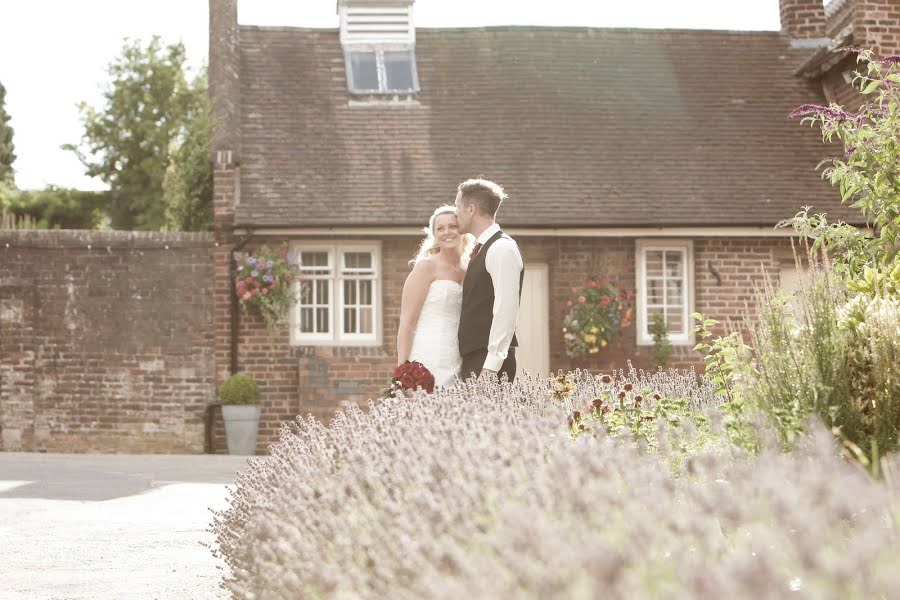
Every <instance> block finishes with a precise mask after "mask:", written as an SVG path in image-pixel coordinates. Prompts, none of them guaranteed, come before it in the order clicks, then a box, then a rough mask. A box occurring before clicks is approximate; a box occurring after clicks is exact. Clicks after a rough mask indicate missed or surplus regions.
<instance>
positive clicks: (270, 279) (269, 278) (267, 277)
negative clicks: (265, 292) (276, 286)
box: [263, 275, 272, 283]
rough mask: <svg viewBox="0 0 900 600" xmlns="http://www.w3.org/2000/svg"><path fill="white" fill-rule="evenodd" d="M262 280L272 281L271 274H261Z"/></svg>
mask: <svg viewBox="0 0 900 600" xmlns="http://www.w3.org/2000/svg"><path fill="white" fill-rule="evenodd" d="M263 281H265V282H266V283H270V282H271V281H272V276H271V275H263Z"/></svg>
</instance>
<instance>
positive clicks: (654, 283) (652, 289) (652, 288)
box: [647, 279, 663, 305]
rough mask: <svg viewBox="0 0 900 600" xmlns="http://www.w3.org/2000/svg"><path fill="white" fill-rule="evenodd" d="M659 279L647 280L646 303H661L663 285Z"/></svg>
mask: <svg viewBox="0 0 900 600" xmlns="http://www.w3.org/2000/svg"><path fill="white" fill-rule="evenodd" d="M662 284H663V282H662V280H661V279H650V280H648V281H647V304H648V305H649V304H659V305H661V304H662V303H663V287H662Z"/></svg>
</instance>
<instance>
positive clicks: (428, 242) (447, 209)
mask: <svg viewBox="0 0 900 600" xmlns="http://www.w3.org/2000/svg"><path fill="white" fill-rule="evenodd" d="M442 215H454V216H456V207H455V206H451V205H449V204H444V205H443V206H439V207H437V208H436V209H435V211H434V212H433V213H432V214H431V218H430V219H428V227H423V228H422V232H423V233H424V234H425V238H424V239H423V240H422V243H421V244H419V251H418V252H417V253H416V257H415V258H413V259H412V260H411V261H409V264H410V266H413V265H415V264H416V263H417V262H419V261H420V260H422V259H423V258H428V257H429V256H434V255H435V254H438V253H439V252H440V251H441V246H440V243H439V242H438V239H437V238H436V237H435V235H434V222H435V221H436V220H437V218H438V217H440V216H442ZM472 241H474V238H473V237H472V236H471V235H469V234H465V235H464V234H460V235H459V255H460V256H465V253H466V252H467V251H468V250H469V248H470V247H471V245H472Z"/></svg>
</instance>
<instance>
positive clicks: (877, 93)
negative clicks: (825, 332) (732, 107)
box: [782, 51, 900, 280]
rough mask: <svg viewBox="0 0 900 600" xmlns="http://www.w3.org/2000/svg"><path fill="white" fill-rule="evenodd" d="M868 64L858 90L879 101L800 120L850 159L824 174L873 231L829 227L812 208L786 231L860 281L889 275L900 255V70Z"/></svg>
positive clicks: (815, 111)
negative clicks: (876, 272) (883, 272)
mask: <svg viewBox="0 0 900 600" xmlns="http://www.w3.org/2000/svg"><path fill="white" fill-rule="evenodd" d="M858 61H859V62H860V63H864V64H865V67H866V68H865V69H864V70H863V71H864V72H857V76H856V85H857V86H858V87H859V89H860V91H861V92H862V93H863V94H864V95H868V96H872V97H873V98H872V99H871V100H869V101H868V102H866V103H865V104H863V106H862V107H861V108H860V110H859V112H858V113H855V114H851V113H848V112H846V111H844V109H842V108H841V107H840V106H838V105H836V104H832V105H831V106H828V107H824V106H816V105H810V104H807V105H804V106H801V107H799V108H798V109H797V110H795V111H794V112H793V113H791V115H792V116H794V117H803V122H804V123H809V124H810V125H818V126H819V127H821V130H822V136H823V139H824V140H825V141H826V142H832V141H839V142H841V144H842V146H843V148H844V156H842V157H836V158H833V159H832V160H831V161H830V162H831V165H830V166H829V167H828V168H827V169H826V170H825V172H824V173H823V175H824V176H825V177H826V178H827V179H828V181H830V182H831V184H832V185H835V186H837V187H838V189H839V190H840V194H841V201H842V202H850V203H851V206H853V207H855V208H858V209H859V211H860V212H861V213H862V215H863V217H864V218H865V220H866V223H867V224H868V225H869V226H870V227H872V228H873V231H874V233H872V234H870V233H867V232H863V231H860V230H858V229H857V228H855V227H853V226H852V225H848V224H846V223H843V222H836V223H829V222H828V220H827V218H826V216H825V215H824V214H819V215H810V214H809V209H808V208H805V209H804V210H802V211H801V212H799V213H797V214H796V215H795V216H794V217H793V218H792V219H789V220H787V221H785V222H784V223H782V225H790V226H793V227H794V228H795V229H796V230H797V231H798V232H799V233H801V234H802V235H803V236H805V237H808V238H811V239H813V240H814V241H815V243H814V246H813V249H814V250H817V251H818V250H825V251H826V252H827V253H828V254H829V255H830V256H831V258H833V259H834V266H835V268H836V269H837V271H838V272H839V273H841V274H845V275H847V276H849V277H850V279H851V280H852V279H857V278H859V277H860V276H862V274H863V273H864V271H865V268H866V267H870V268H874V269H885V268H887V270H888V271H890V270H891V269H892V268H893V265H896V264H897V260H898V250H900V112H898V111H900V108H898V107H900V85H898V84H900V63H898V62H897V61H896V60H893V59H883V60H877V59H876V58H875V57H874V55H873V54H872V53H871V52H870V51H863V52H861V53H860V54H859V58H858Z"/></svg>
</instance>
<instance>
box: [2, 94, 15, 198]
mask: <svg viewBox="0 0 900 600" xmlns="http://www.w3.org/2000/svg"><path fill="white" fill-rule="evenodd" d="M9 119H10V117H9V113H7V112H6V88H5V87H3V84H2V83H0V185H2V184H4V183H6V184H11V183H12V181H13V168H12V165H13V162H15V160H16V154H15V145H14V144H13V129H12V127H10V126H9Z"/></svg>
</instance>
